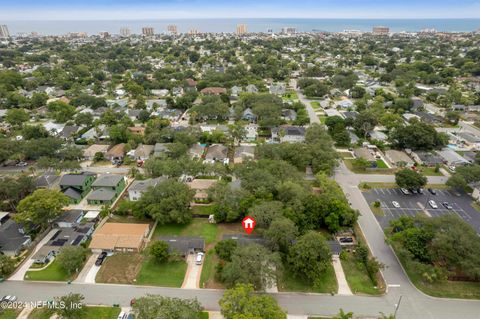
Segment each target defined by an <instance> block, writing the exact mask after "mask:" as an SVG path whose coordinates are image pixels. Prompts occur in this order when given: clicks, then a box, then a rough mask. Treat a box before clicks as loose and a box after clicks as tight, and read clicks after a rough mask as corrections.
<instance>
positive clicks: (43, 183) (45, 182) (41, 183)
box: [35, 174, 60, 187]
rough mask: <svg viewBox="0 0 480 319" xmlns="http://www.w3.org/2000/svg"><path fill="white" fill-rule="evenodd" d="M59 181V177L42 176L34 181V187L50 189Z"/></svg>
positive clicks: (52, 175)
mask: <svg viewBox="0 0 480 319" xmlns="http://www.w3.org/2000/svg"><path fill="white" fill-rule="evenodd" d="M59 179H60V176H58V175H54V174H43V175H42V176H39V177H38V178H37V179H36V180H35V186H36V187H50V186H52V185H53V184H55V182H57V181H58V180H59Z"/></svg>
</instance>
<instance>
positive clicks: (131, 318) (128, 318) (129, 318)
mask: <svg viewBox="0 0 480 319" xmlns="http://www.w3.org/2000/svg"><path fill="white" fill-rule="evenodd" d="M127 319H135V315H134V314H133V313H129V314H128V317H127Z"/></svg>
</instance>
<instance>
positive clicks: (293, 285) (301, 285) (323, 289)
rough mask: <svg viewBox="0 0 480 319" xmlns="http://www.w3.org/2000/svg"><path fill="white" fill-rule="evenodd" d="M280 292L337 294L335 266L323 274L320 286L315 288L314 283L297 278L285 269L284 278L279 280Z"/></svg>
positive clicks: (331, 266) (330, 266)
mask: <svg viewBox="0 0 480 319" xmlns="http://www.w3.org/2000/svg"><path fill="white" fill-rule="evenodd" d="M278 290H279V291H296V292H316V293H332V292H333V293H337V291H338V283H337V278H336V277H335V271H334V270H333V265H332V264H330V265H329V267H328V268H327V271H325V273H323V274H322V277H321V279H320V285H319V286H318V287H314V286H313V285H312V282H310V281H308V280H304V279H301V278H297V277H295V276H294V275H293V273H292V272H291V271H290V270H289V269H288V267H286V268H285V270H284V273H283V276H282V278H281V279H279V280H278Z"/></svg>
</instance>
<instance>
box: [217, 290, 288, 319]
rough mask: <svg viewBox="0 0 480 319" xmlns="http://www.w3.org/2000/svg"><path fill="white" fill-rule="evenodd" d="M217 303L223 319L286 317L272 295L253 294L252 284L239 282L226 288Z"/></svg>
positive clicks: (284, 318) (277, 318)
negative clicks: (230, 287) (232, 286)
mask: <svg viewBox="0 0 480 319" xmlns="http://www.w3.org/2000/svg"><path fill="white" fill-rule="evenodd" d="M219 303H220V308H221V312H222V315H223V316H224V317H225V319H246V318H252V319H254V318H262V319H286V318H287V315H286V313H285V312H284V311H283V310H282V309H281V308H280V306H279V305H278V304H277V302H276V301H275V299H273V297H271V296H269V295H258V294H255V293H254V290H253V286H252V285H242V284H240V285H236V286H235V287H234V288H232V289H228V290H226V291H225V293H224V294H223V297H222V299H220V302H219Z"/></svg>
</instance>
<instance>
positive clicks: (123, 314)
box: [117, 311, 127, 319]
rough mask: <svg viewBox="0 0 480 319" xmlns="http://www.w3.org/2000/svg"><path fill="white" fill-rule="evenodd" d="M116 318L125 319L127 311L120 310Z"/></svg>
mask: <svg viewBox="0 0 480 319" xmlns="http://www.w3.org/2000/svg"><path fill="white" fill-rule="evenodd" d="M117 319H127V313H126V312H125V311H122V312H120V313H119V314H118V317H117Z"/></svg>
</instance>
